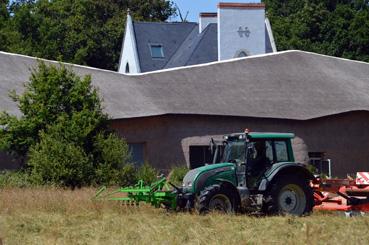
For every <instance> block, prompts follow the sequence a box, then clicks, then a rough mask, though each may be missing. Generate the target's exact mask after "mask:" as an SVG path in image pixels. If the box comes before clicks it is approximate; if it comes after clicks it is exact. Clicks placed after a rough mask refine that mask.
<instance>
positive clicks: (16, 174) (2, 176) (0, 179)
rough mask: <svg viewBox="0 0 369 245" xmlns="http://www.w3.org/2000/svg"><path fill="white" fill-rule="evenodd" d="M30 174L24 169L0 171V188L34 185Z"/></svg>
mask: <svg viewBox="0 0 369 245" xmlns="http://www.w3.org/2000/svg"><path fill="white" fill-rule="evenodd" d="M34 185H35V183H33V181H32V179H31V177H30V175H29V173H28V172H25V171H3V172H0V188H5V187H20V188H23V187H31V186H34Z"/></svg>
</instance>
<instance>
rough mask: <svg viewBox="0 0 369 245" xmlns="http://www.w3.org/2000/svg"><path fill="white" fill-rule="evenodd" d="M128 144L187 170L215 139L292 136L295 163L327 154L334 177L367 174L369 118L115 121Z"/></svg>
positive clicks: (159, 163)
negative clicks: (246, 134) (193, 152)
mask: <svg viewBox="0 0 369 245" xmlns="http://www.w3.org/2000/svg"><path fill="white" fill-rule="evenodd" d="M112 126H113V127H114V128H116V129H117V130H118V132H119V134H120V135H122V136H123V135H124V136H125V138H126V139H127V141H128V142H130V143H144V142H145V143H146V149H145V151H146V160H147V161H148V162H150V163H151V164H152V165H154V166H155V167H157V168H160V169H169V168H170V166H172V165H180V164H188V153H189V146H190V145H206V144H208V142H209V140H210V138H211V137H217V136H218V137H220V136H221V135H223V134H229V133H233V132H242V131H243V130H244V129H245V128H249V129H251V130H252V131H261V132H266V131H269V132H292V133H295V134H296V139H295V140H294V142H293V147H294V150H295V157H296V160H297V161H300V162H306V161H307V152H309V151H311V152H316V151H321V152H327V157H328V158H330V159H332V163H333V175H334V176H341V177H345V176H346V174H347V173H355V172H356V171H365V170H366V171H369V151H368V149H369V130H368V129H369V113H368V112H352V113H345V114H341V115H336V116H330V117H325V118H320V119H314V120H309V121H296V120H279V119H258V118H239V117H220V116H190V115H188V116H185V115H182V116H180V115H169V116H161V117H151V118H140V119H129V120H116V121H112Z"/></svg>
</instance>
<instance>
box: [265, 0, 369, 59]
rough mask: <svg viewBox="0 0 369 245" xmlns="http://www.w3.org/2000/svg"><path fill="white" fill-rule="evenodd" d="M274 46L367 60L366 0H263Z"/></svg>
mask: <svg viewBox="0 0 369 245" xmlns="http://www.w3.org/2000/svg"><path fill="white" fill-rule="evenodd" d="M264 2H265V3H266V6H267V15H268V17H269V19H270V21H271V25H272V29H273V34H274V38H275V41H276V45H277V49H278V50H288V49H299V50H306V51H312V52H316V53H322V54H327V55H332V56H338V57H344V58H349V59H356V60H362V61H366V62H369V1H368V0H303V1H300V0H265V1H264Z"/></svg>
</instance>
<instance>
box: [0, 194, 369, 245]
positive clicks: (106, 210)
mask: <svg viewBox="0 0 369 245" xmlns="http://www.w3.org/2000/svg"><path fill="white" fill-rule="evenodd" d="M94 191H95V190H93V189H81V190H76V191H70V190H63V189H52V188H44V189H15V188H11V189H3V190H0V237H1V240H2V243H3V244H6V245H7V244H345V243H346V244H369V232H368V231H369V217H356V218H345V217H342V216H338V215H337V214H323V213H315V214H313V215H311V216H309V217H303V218H296V217H263V218H258V217H248V216H244V215H220V214H211V215H207V216H198V215H196V214H183V213H178V214H176V213H167V212H166V211H164V210H158V209H154V208H151V207H147V206H143V207H139V208H137V207H125V206H122V205H120V204H119V203H117V202H97V203H96V202H93V201H91V200H90V198H91V196H93V193H94ZM0 244H1V243H0Z"/></svg>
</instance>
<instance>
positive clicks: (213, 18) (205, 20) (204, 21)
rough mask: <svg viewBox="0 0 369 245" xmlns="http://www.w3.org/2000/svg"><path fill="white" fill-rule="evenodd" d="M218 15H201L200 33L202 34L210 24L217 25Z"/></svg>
mask: <svg viewBox="0 0 369 245" xmlns="http://www.w3.org/2000/svg"><path fill="white" fill-rule="evenodd" d="M217 21H218V16H217V13H200V18H199V33H201V32H202V31H203V30H204V29H205V28H206V27H207V26H208V25H209V24H212V23H215V24H216V23H217Z"/></svg>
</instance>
